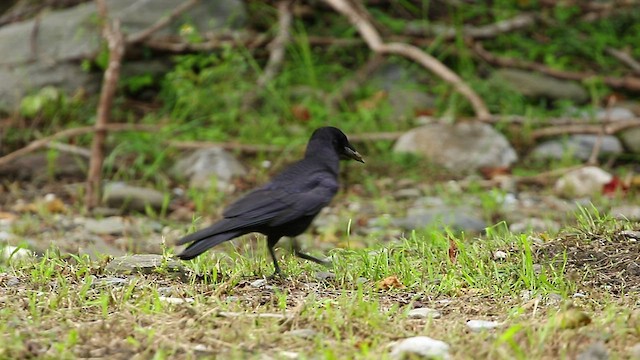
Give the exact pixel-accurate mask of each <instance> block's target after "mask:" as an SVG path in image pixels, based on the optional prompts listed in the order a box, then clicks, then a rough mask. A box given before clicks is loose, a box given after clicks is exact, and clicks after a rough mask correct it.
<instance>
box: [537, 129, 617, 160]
mask: <svg viewBox="0 0 640 360" xmlns="http://www.w3.org/2000/svg"><path fill="white" fill-rule="evenodd" d="M600 141H601V143H600V152H599V155H600V157H601V158H602V157H610V156H612V155H618V154H621V153H622V151H623V149H622V144H621V143H620V140H618V138H617V137H615V136H613V135H605V136H603V137H602V140H600ZM597 142H598V135H572V136H569V137H568V138H566V139H553V140H548V141H545V142H543V143H542V144H539V145H538V146H536V147H535V149H533V151H532V152H531V157H533V158H534V159H538V160H562V159H566V158H568V157H570V158H575V159H579V160H583V161H585V160H588V159H589V157H590V156H591V152H592V151H593V148H594V147H595V145H596V143H597Z"/></svg>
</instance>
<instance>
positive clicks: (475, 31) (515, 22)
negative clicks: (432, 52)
mask: <svg viewBox="0 0 640 360" xmlns="http://www.w3.org/2000/svg"><path fill="white" fill-rule="evenodd" d="M537 19H538V16H537V15H536V14H534V13H524V14H518V15H516V16H514V17H512V18H511V19H506V20H502V21H498V22H496V23H493V24H489V25H485V26H479V27H477V26H472V25H465V26H464V27H463V28H462V29H461V30H460V29H458V28H456V27H454V26H447V25H441V24H433V23H429V24H428V26H408V27H407V28H406V29H405V31H404V33H405V34H407V35H411V36H435V37H440V38H442V39H444V40H452V39H455V38H456V36H457V35H458V33H459V32H462V37H465V38H471V39H489V38H494V37H496V36H498V35H500V34H504V33H508V32H512V31H515V30H519V29H523V28H527V27H530V26H532V25H533V24H535V23H536V20H537Z"/></svg>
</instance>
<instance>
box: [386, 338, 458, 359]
mask: <svg viewBox="0 0 640 360" xmlns="http://www.w3.org/2000/svg"><path fill="white" fill-rule="evenodd" d="M412 355H413V356H415V355H417V356H421V357H424V358H435V359H445V360H446V359H449V358H450V355H449V344H447V343H446V342H444V341H440V340H436V339H432V338H430V337H428V336H415V337H410V338H407V339H404V340H402V341H400V342H398V343H396V344H395V345H394V346H393V349H392V350H391V357H392V358H393V359H404V358H405V357H407V356H408V357H410V356H412Z"/></svg>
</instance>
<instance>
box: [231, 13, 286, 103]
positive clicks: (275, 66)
mask: <svg viewBox="0 0 640 360" xmlns="http://www.w3.org/2000/svg"><path fill="white" fill-rule="evenodd" d="M291 5H292V2H291V1H290V0H282V1H280V2H279V3H278V34H277V35H276V37H275V38H273V40H272V41H271V42H270V43H269V45H268V46H267V47H268V48H269V50H270V52H269V60H268V61H267V65H266V66H265V67H264V71H263V72H262V74H261V75H260V76H259V77H258V81H257V84H256V88H255V89H254V90H253V91H252V92H250V93H247V94H246V95H245V97H244V101H243V104H242V108H243V110H247V109H249V108H251V107H253V105H254V104H255V102H256V99H257V98H258V93H259V92H260V91H262V89H263V88H264V87H265V86H266V85H267V84H268V83H269V82H270V81H272V80H273V79H275V77H276V76H277V75H278V73H279V72H280V69H281V68H282V63H283V62H284V55H285V48H286V47H287V44H289V42H290V41H291V23H292V22H293V13H292V12H291Z"/></svg>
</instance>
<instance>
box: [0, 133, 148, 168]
mask: <svg viewBox="0 0 640 360" xmlns="http://www.w3.org/2000/svg"><path fill="white" fill-rule="evenodd" d="M104 129H105V130H107V131H109V132H118V131H158V126H157V125H142V124H106V126H105V127H104ZM95 131H96V128H95V127H94V126H84V127H78V128H71V129H66V130H62V131H60V132H57V133H55V134H53V135H50V136H47V137H44V138H42V139H38V140H35V141H32V142H31V143H29V145H27V146H25V147H23V148H21V149H18V150H16V151H14V152H12V153H9V154H7V155H5V156H3V157H0V166H2V165H5V164H8V163H10V162H12V161H14V160H15V159H18V158H20V157H21V156H24V155H27V154H29V153H32V152H34V151H36V150H39V149H42V148H44V147H46V146H47V145H48V144H49V143H51V142H54V141H56V140H58V139H63V138H67V137H73V136H78V135H84V134H89V133H93V132H95Z"/></svg>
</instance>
